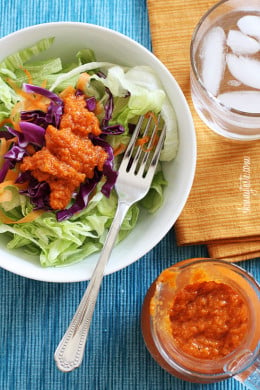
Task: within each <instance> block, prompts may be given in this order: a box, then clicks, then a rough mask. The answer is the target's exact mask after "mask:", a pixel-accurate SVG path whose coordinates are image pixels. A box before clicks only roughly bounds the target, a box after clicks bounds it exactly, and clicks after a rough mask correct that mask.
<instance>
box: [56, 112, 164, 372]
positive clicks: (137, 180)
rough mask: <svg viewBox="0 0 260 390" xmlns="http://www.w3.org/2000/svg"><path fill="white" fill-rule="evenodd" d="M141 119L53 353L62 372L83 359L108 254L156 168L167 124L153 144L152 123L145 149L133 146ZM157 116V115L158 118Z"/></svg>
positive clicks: (126, 153)
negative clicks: (105, 225) (82, 287)
mask: <svg viewBox="0 0 260 390" xmlns="http://www.w3.org/2000/svg"><path fill="white" fill-rule="evenodd" d="M144 120H145V119H144V116H141V117H140V118H139V120H138V122H137V125H136V127H135V130H134V133H133V135H132V137H131V140H130V142H129V144H128V147H127V149H126V151H125V154H124V157H123V159H122V162H121V164H120V167H119V173H118V177H117V181H116V185H115V188H116V191H117V194H118V206H117V211H116V214H115V217H114V220H113V223H112V225H111V227H110V230H109V232H108V235H107V238H106V241H105V244H104V247H103V249H102V252H101V254H100V257H99V260H98V262H97V265H96V267H95V269H94V272H93V274H92V276H91V279H90V281H89V284H88V287H87V289H86V291H85V293H84V295H83V298H82V300H81V302H80V304H79V306H78V309H77V310H76V312H75V314H74V317H73V319H72V321H71V323H70V325H69V327H68V329H67V331H66V332H65V334H64V336H63V338H62V339H61V341H60V343H59V345H58V347H57V349H56V351H55V354H54V358H55V361H56V364H57V367H58V368H59V369H60V370H61V371H63V372H68V371H72V370H74V369H75V368H76V367H79V366H80V364H81V362H82V359H83V355H84V350H85V344H86V340H87V336H88V332H89V328H90V324H91V319H92V316H93V312H94V308H95V304H96V300H97V297H98V293H99V290H100V285H101V282H102V279H103V276H104V270H105V266H106V264H107V262H108V259H109V257H110V254H111V251H112V249H113V246H114V243H115V241H116V238H117V235H118V232H119V230H120V227H121V225H122V222H123V220H124V217H125V215H126V213H127V211H128V209H129V208H130V207H131V206H132V205H133V204H134V203H136V202H137V201H139V200H140V199H142V198H143V197H144V196H145V195H146V194H147V192H148V190H149V188H150V185H151V182H152V179H153V176H154V173H155V170H156V166H157V163H158V160H159V156H160V152H161V149H162V146H163V143H164V139H165V133H166V126H165V125H163V129H162V131H161V132H160V137H159V140H158V142H157V143H156V146H153V143H154V137H155V136H156V132H157V130H158V129H157V124H155V123H154V125H153V130H152V134H151V136H150V141H149V143H148V145H147V150H146V151H144V150H143V149H144V148H142V147H141V146H138V147H136V141H137V138H138V136H139V134H140V129H141V128H142V125H143V122H144ZM151 120H152V118H151V117H149V119H148V121H147V123H144V125H145V130H144V133H143V135H142V136H143V137H145V136H146V135H147V134H148V132H149V131H150V127H151ZM159 120H160V118H158V121H159Z"/></svg>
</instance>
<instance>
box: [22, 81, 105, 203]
mask: <svg viewBox="0 0 260 390" xmlns="http://www.w3.org/2000/svg"><path fill="white" fill-rule="evenodd" d="M61 97H62V99H63V102H64V112H63V115H62V118H61V121H60V126H59V129H56V128H55V127H53V126H51V125H49V126H48V127H47V129H46V133H45V141H46V146H44V147H43V148H42V149H41V150H40V151H38V152H36V153H34V154H33V155H32V156H27V157H25V158H24V159H23V162H22V164H21V166H20V169H21V171H22V172H24V171H28V170H29V171H31V174H32V175H33V176H34V177H35V178H36V179H37V180H38V181H46V182H47V183H48V184H49V186H50V190H51V193H50V206H51V207H52V209H54V210H58V209H63V208H65V207H66V206H67V205H68V203H69V202H70V200H71V197H72V194H73V192H74V191H75V189H76V188H77V187H78V186H79V185H80V184H81V183H82V182H84V181H85V179H86V178H92V177H93V175H94V169H95V167H97V168H98V169H99V170H102V168H103V164H104V162H105V161H106V159H107V157H108V155H107V153H106V152H105V151H104V149H103V148H102V147H100V146H95V145H93V143H92V142H91V140H90V139H89V138H88V135H89V134H90V133H91V134H94V135H95V136H98V135H99V134H100V133H101V129H100V127H99V121H98V118H97V117H96V115H95V114H94V113H93V112H90V111H88V109H87V108H86V102H85V99H84V98H85V97H84V95H78V96H76V95H75V89H74V88H72V87H69V88H68V89H67V90H65V91H64V92H63V93H62V94H61Z"/></svg>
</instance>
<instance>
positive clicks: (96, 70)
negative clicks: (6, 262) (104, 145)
mask: <svg viewBox="0 0 260 390" xmlns="http://www.w3.org/2000/svg"><path fill="white" fill-rule="evenodd" d="M53 41H54V38H48V39H43V40H41V41H39V42H37V43H36V44H35V45H33V46H32V47H30V48H26V49H24V50H21V51H19V52H18V53H15V54H13V55H11V56H9V57H7V58H6V59H5V60H4V61H2V62H1V63H0V121H2V120H3V119H4V118H8V117H9V116H10V112H11V110H12V108H13V107H14V105H15V104H16V103H17V102H19V100H21V96H19V95H18V94H17V93H16V91H15V90H14V89H13V88H12V84H11V83H9V82H8V79H11V80H13V81H14V82H15V83H16V85H17V86H18V87H20V88H21V87H22V85H23V84H25V83H28V79H27V74H26V72H24V71H23V70H22V69H23V68H26V70H28V71H29V72H30V75H31V76H32V79H33V83H34V85H35V86H41V85H42V82H43V81H44V80H45V82H46V83H47V84H46V88H47V89H48V90H49V91H50V93H51V94H52V95H54V94H58V93H59V92H61V91H62V90H64V89H65V88H66V87H67V86H69V85H72V86H74V87H75V85H76V83H77V80H78V78H79V75H80V74H81V73H82V72H88V73H89V74H90V78H89V82H88V83H87V84H86V86H85V91H84V92H85V93H86V95H87V96H93V97H95V99H97V100H99V101H100V102H101V103H102V104H105V102H109V104H112V103H113V107H111V109H108V108H107V109H106V110H105V112H106V113H107V114H108V116H109V118H106V119H105V121H104V118H102V115H101V117H100V120H101V121H102V120H103V125H104V128H105V125H107V124H108V129H109V128H110V129H112V130H113V125H114V124H117V126H118V124H121V125H122V126H124V127H125V131H124V132H123V133H122V134H121V131H120V132H119V134H118V135H117V136H116V137H115V136H114V135H106V141H107V142H108V144H109V145H111V147H113V148H116V147H117V146H118V145H120V144H125V145H126V144H127V143H128V141H129V138H130V136H131V129H130V122H133V123H135V120H136V117H138V116H139V115H142V114H145V113H146V112H148V111H153V112H154V113H156V114H158V113H159V112H161V115H162V117H163V119H164V121H165V123H166V126H167V134H166V140H165V145H164V149H163V151H162V153H161V160H162V161H169V160H172V159H173V158H174V157H175V155H176V151H177V148H178V131H177V121H176V116H175V112H174V109H173V108H172V106H171V105H170V103H169V100H168V98H167V96H166V94H165V92H164V90H163V88H162V86H161V84H160V82H159V79H158V77H157V75H156V74H155V73H154V71H153V70H152V69H151V68H149V67H147V66H135V67H132V68H128V67H125V66H119V65H116V64H113V63H109V62H99V61H96V58H95V54H94V52H93V50H91V49H82V50H80V51H79V52H78V53H77V55H76V58H75V62H74V63H71V64H63V63H62V61H61V59H60V58H51V59H48V60H44V61H42V60H41V61H37V60H35V57H36V58H37V55H38V54H39V53H41V52H42V51H45V50H46V49H48V48H49V47H50V46H51V45H52V43H53ZM104 75H105V77H104ZM26 88H29V89H30V87H29V86H25V89H26ZM108 91H109V92H108ZM108 93H109V94H111V96H112V98H113V99H110V98H111V96H110V98H108ZM112 100H113V101H112ZM103 114H104V113H103ZM30 115H32V116H34V117H37V120H38V121H39V125H41V122H42V121H43V118H42V114H41V113H39V112H31V113H29V112H27V113H24V114H23V119H22V120H27V119H28V117H30ZM108 122H109V123H108ZM30 126H31V125H29V126H28V124H27V130H28V129H29V130H30ZM31 127H32V126H31ZM36 127H37V124H36V125H34V128H36ZM117 130H118V128H117ZM0 141H1V138H0ZM100 142H101V140H100ZM0 157H1V160H0V168H1V165H2V168H3V164H4V162H3V158H2V157H3V156H0ZM119 163H120V159H117V158H116V159H115V161H114V164H115V168H117V166H118V164H119ZM103 184H104V183H101V182H100V183H98V184H97V187H96V193H95V195H94V196H93V197H92V198H91V199H90V201H89V203H88V205H87V207H85V208H84V209H83V210H82V211H80V212H78V213H76V214H73V215H72V216H71V217H70V218H69V219H66V220H61V221H57V218H56V215H55V213H54V212H51V211H46V212H44V213H43V214H42V215H41V216H40V217H38V218H37V219H35V220H33V221H32V222H26V223H16V224H15V223H14V224H5V223H1V222H0V233H1V234H4V235H5V236H6V237H8V244H7V246H8V248H9V249H15V248H23V250H24V251H26V252H28V253H30V254H33V255H37V256H39V259H40V263H41V265H42V266H44V267H50V266H61V265H65V264H70V263H73V262H76V261H80V260H82V259H83V258H86V257H87V256H89V255H91V254H92V253H95V252H97V251H99V250H100V249H101V248H102V246H103V244H104V240H105V238H106V235H107V232H108V229H109V227H110V226H111V223H112V220H113V218H114V215H115V211H116V207H117V195H116V192H115V190H112V192H111V193H110V196H109V197H107V196H105V195H104V194H103V193H102V191H101V189H102V185H103ZM166 185H167V181H166V180H165V178H164V175H163V170H162V166H161V165H159V166H158V169H157V172H156V174H155V176H154V179H153V183H152V185H151V188H150V191H149V192H148V194H147V195H146V197H145V198H144V199H143V200H142V201H141V202H139V203H138V204H135V205H133V206H132V207H131V208H130V210H129V211H128V213H127V216H126V218H125V220H124V222H123V224H122V227H121V230H120V232H119V235H118V242H119V241H121V240H123V239H124V238H125V237H126V235H127V234H129V232H130V231H131V230H132V229H133V228H134V227H135V225H136V222H137V220H138V216H139V212H140V207H143V208H145V209H146V210H147V211H148V212H152V213H154V212H156V211H157V210H158V208H159V207H161V205H162V203H163V190H164V187H165V186H166ZM6 190H8V191H10V192H11V194H12V196H11V199H10V200H7V201H4V202H1V203H0V212H1V214H2V215H5V216H6V217H8V218H12V219H14V220H18V219H20V218H23V217H25V216H26V215H28V214H29V213H30V212H32V210H33V207H34V206H33V204H32V203H31V201H30V198H29V197H28V196H26V195H24V194H22V193H21V192H19V191H18V189H17V187H16V186H14V185H9V186H8V187H6ZM40 196H41V195H40Z"/></svg>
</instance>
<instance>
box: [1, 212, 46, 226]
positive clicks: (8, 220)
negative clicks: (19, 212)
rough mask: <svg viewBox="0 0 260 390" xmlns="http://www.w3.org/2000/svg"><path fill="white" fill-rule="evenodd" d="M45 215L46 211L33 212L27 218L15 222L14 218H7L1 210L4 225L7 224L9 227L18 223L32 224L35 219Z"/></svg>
mask: <svg viewBox="0 0 260 390" xmlns="http://www.w3.org/2000/svg"><path fill="white" fill-rule="evenodd" d="M43 213H44V210H33V211H31V212H30V213H29V214H27V215H26V216H25V217H23V218H21V219H18V220H16V221H15V220H13V219H12V218H9V217H7V216H6V215H5V214H4V213H3V212H2V211H1V210H0V220H1V222H2V223H5V224H7V225H10V224H16V223H26V222H32V221H34V220H35V219H37V218H39V217H40V216H41V215H42V214H43Z"/></svg>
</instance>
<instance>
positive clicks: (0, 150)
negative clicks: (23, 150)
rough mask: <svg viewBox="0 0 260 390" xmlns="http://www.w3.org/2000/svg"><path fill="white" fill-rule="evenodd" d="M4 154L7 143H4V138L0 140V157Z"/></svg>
mask: <svg viewBox="0 0 260 390" xmlns="http://www.w3.org/2000/svg"><path fill="white" fill-rule="evenodd" d="M6 152H7V142H6V139H5V138H1V143H0V156H4V155H5V153H6Z"/></svg>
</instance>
